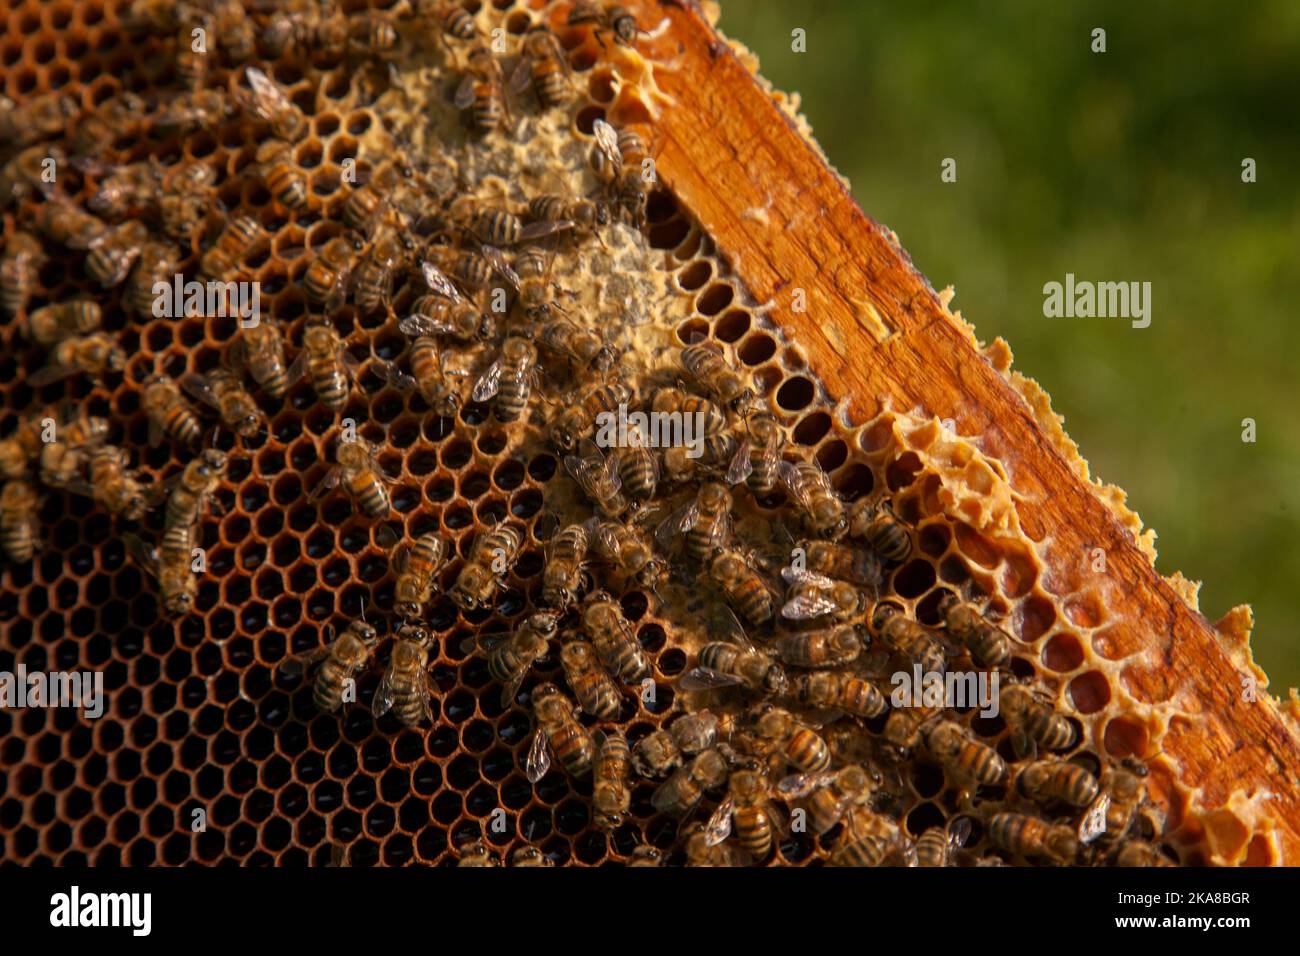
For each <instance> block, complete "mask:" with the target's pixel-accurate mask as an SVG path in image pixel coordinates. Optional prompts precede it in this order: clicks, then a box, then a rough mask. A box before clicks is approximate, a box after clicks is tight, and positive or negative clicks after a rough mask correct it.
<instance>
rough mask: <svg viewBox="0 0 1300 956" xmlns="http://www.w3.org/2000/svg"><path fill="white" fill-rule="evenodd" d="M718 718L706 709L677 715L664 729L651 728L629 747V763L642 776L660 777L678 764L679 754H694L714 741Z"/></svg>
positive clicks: (717, 734) (674, 768) (680, 762)
mask: <svg viewBox="0 0 1300 956" xmlns="http://www.w3.org/2000/svg"><path fill="white" fill-rule="evenodd" d="M721 730H722V722H721V721H719V720H718V718H717V716H716V715H715V714H713V713H712V712H710V711H708V710H696V711H693V712H691V713H689V714H684V715H682V716H681V717H679V718H677V719H676V720H675V721H673V722H672V723H671V724H669V725H668V728H667V729H664V728H660V729H658V730H653V731H651V732H650V733H649V734H647V735H646V736H644V737H642V738H641V739H640V740H638V741H637V743H636V746H635V747H633V748H632V767H633V769H635V770H636V772H637V773H638V774H640V775H641V776H643V777H650V778H653V779H660V778H663V777H666V776H668V774H670V773H672V772H673V771H674V770H676V769H677V768H678V767H680V766H681V765H682V758H683V755H685V756H694V755H695V754H698V753H702V752H703V751H705V750H708V749H709V748H710V747H712V746H713V745H714V744H716V743H717V742H718V738H719V736H720V735H721Z"/></svg>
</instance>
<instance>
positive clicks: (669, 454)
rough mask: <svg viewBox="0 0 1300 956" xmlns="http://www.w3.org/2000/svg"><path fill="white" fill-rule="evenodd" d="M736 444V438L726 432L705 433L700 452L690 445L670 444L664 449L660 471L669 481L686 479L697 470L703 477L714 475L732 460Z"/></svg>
mask: <svg viewBox="0 0 1300 956" xmlns="http://www.w3.org/2000/svg"><path fill="white" fill-rule="evenodd" d="M736 445H737V442H736V439H735V438H734V437H732V436H731V435H729V434H727V433H726V432H717V433H716V434H712V435H707V434H706V435H704V436H703V439H702V441H701V442H700V446H699V447H698V453H697V450H696V449H693V448H692V447H691V446H690V445H670V446H669V447H667V448H665V449H664V450H663V455H662V464H661V466H660V472H661V474H662V475H663V477H664V481H665V482H669V483H676V482H681V481H686V480H688V479H690V478H692V477H693V476H695V475H696V473H697V472H699V473H701V477H703V476H704V475H705V474H708V475H712V474H713V473H716V472H719V471H721V470H722V466H724V465H725V464H726V463H727V462H729V461H731V459H732V458H733V457H734V456H735V452H736ZM693 455H694V457H692V456H693Z"/></svg>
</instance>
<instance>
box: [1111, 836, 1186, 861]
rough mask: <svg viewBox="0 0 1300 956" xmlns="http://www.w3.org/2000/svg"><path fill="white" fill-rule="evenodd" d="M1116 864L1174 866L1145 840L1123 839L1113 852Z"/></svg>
mask: <svg viewBox="0 0 1300 956" xmlns="http://www.w3.org/2000/svg"><path fill="white" fill-rule="evenodd" d="M1115 865H1116V866H1174V865H1175V864H1174V863H1173V862H1172V861H1171V860H1170V859H1169V858H1168V857H1166V856H1165V855H1164V854H1163V853H1161V852H1160V850H1159V849H1158V848H1157V847H1156V846H1154V845H1153V844H1151V843H1148V842H1147V841H1146V840H1125V841H1124V842H1123V843H1122V844H1121V845H1120V849H1119V852H1118V853H1116V854H1115Z"/></svg>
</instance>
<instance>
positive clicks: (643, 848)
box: [627, 843, 664, 866]
mask: <svg viewBox="0 0 1300 956" xmlns="http://www.w3.org/2000/svg"><path fill="white" fill-rule="evenodd" d="M663 862H664V855H663V851H662V850H659V849H658V848H657V847H653V846H651V845H650V844H648V843H642V844H641V845H640V846H638V847H637V848H636V849H635V850H633V851H632V856H631V857H629V859H628V861H627V865H628V866H662V865H663Z"/></svg>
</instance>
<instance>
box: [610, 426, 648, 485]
mask: <svg viewBox="0 0 1300 956" xmlns="http://www.w3.org/2000/svg"><path fill="white" fill-rule="evenodd" d="M649 444H650V443H649V441H648V440H647V439H646V437H645V435H644V433H643V432H642V431H641V428H640V427H639V426H638V425H636V424H633V425H632V426H631V427H630V428H629V429H628V441H627V444H626V445H624V446H623V447H621V448H617V449H615V450H614V456H613V457H614V458H616V459H617V460H618V474H619V480H620V481H621V482H622V485H623V490H624V492H625V493H626V495H627V497H629V498H631V499H632V500H633V501H636V502H643V503H644V502H647V501H650V500H651V499H652V498H654V496H655V489H656V487H657V486H658V483H659V459H658V457H656V455H655V453H654V452H653V451H651V450H650V447H649Z"/></svg>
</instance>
